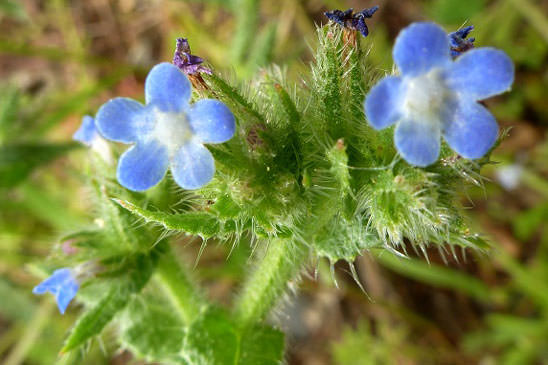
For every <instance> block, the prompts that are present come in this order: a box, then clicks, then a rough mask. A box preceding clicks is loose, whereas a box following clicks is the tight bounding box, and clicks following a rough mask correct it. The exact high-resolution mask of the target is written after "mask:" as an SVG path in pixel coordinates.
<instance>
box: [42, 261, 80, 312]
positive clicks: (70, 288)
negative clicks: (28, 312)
mask: <svg viewBox="0 0 548 365" xmlns="http://www.w3.org/2000/svg"><path fill="white" fill-rule="evenodd" d="M79 287H80V284H79V283H78V281H77V280H76V278H75V275H74V272H73V271H72V270H71V269H69V268H62V269H59V270H55V271H54V272H53V274H52V275H51V276H50V277H49V278H47V279H46V280H44V281H42V282H41V283H40V284H38V285H37V286H36V287H34V289H32V292H33V293H34V294H44V293H46V292H50V293H51V294H53V295H54V296H55V300H56V301H57V306H58V307H59V312H61V314H64V313H65V310H66V309H67V306H68V305H69V303H70V301H71V300H72V298H74V296H75V295H76V292H77V291H78V288H79Z"/></svg>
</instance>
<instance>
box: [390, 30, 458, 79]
mask: <svg viewBox="0 0 548 365" xmlns="http://www.w3.org/2000/svg"><path fill="white" fill-rule="evenodd" d="M393 56H394V61H395V62H396V65H398V68H399V69H400V71H401V73H402V75H405V76H416V75H420V74H422V73H424V72H427V71H428V70H430V69H431V68H433V67H445V66H447V65H448V64H449V62H450V61H451V55H450V45H449V39H448V37H447V34H446V33H445V31H444V30H443V29H442V28H441V27H440V26H439V25H436V24H434V23H413V24H411V25H410V26H408V27H407V28H405V29H404V30H402V31H401V32H400V34H399V35H398V38H397V39H396V43H395V45H394V51H393Z"/></svg>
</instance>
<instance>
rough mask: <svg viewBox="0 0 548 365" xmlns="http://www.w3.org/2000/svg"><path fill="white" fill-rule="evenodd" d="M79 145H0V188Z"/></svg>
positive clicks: (23, 177)
mask: <svg viewBox="0 0 548 365" xmlns="http://www.w3.org/2000/svg"><path fill="white" fill-rule="evenodd" d="M77 147H79V146H78V145H77V144H75V143H16V144H6V145H0V188H4V189H5V188H13V187H14V186H16V185H17V184H19V183H20V182H21V181H23V180H25V179H26V178H27V177H28V176H29V174H30V173H31V172H32V171H33V170H34V169H36V168H37V167H40V166H43V165H45V164H47V163H48V162H51V161H52V160H54V159H56V158H58V157H60V156H62V155H64V154H66V153H67V152H68V151H70V150H73V149H74V148H77Z"/></svg>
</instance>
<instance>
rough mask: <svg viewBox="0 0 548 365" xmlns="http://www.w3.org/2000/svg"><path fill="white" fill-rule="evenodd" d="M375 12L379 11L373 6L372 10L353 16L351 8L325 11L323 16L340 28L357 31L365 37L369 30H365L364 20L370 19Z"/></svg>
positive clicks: (365, 10)
mask: <svg viewBox="0 0 548 365" xmlns="http://www.w3.org/2000/svg"><path fill="white" fill-rule="evenodd" d="M377 10H379V7H378V6H373V7H372V8H369V9H364V10H362V11H359V12H357V13H355V14H354V9H352V8H350V9H348V10H345V11H341V10H333V11H327V12H325V13H324V14H325V16H326V17H327V18H328V19H329V20H331V21H333V22H335V23H337V24H339V25H341V26H342V27H344V28H348V29H354V30H357V31H359V32H360V33H361V34H362V35H363V36H364V37H367V35H368V34H369V29H368V28H367V24H365V19H366V18H371V17H372V16H373V14H375V12H376V11H377Z"/></svg>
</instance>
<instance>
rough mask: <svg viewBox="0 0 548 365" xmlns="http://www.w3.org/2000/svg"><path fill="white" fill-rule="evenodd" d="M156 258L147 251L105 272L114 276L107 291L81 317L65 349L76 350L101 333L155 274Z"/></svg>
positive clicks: (66, 342) (109, 275)
mask: <svg viewBox="0 0 548 365" xmlns="http://www.w3.org/2000/svg"><path fill="white" fill-rule="evenodd" d="M154 261H155V260H154V257H149V256H145V255H136V256H134V257H127V258H126V259H125V261H124V262H123V263H122V265H121V266H120V267H118V268H116V271H112V272H108V273H105V276H106V277H109V278H110V280H111V282H110V283H109V284H108V289H107V292H106V293H105V294H104V296H103V297H102V298H101V299H100V300H99V301H98V302H97V303H96V304H94V305H93V307H92V308H90V309H89V310H88V311H86V312H85V313H84V314H83V315H82V316H81V317H80V318H79V319H78V321H77V322H76V324H75V325H74V328H73V329H72V331H71V333H70V335H69V337H68V338H67V340H66V341H65V345H64V347H63V350H62V351H63V352H67V351H70V350H73V349H75V348H76V347H78V346H80V345H82V344H83V343H84V342H85V341H87V340H88V339H90V338H91V337H93V336H96V335H98V334H99V333H100V332H101V331H102V330H103V328H104V327H105V326H106V325H107V324H108V323H109V322H110V321H111V320H112V319H113V318H114V316H115V315H116V314H117V313H119V312H120V311H121V310H122V309H124V308H125V307H126V306H127V305H128V304H129V303H130V301H131V299H132V298H133V296H134V295H135V294H137V293H139V292H140V291H141V289H142V288H143V287H144V286H145V285H146V283H147V282H148V280H149V279H150V277H151V275H152V272H153V268H154V265H155V262H154Z"/></svg>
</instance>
